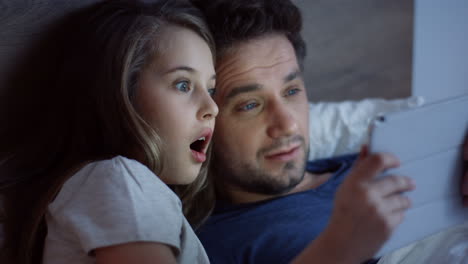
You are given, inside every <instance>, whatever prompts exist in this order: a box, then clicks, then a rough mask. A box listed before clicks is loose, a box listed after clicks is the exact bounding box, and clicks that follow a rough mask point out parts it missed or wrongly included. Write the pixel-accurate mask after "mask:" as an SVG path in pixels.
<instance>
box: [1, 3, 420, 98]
mask: <svg viewBox="0 0 468 264" xmlns="http://www.w3.org/2000/svg"><path fill="white" fill-rule="evenodd" d="M97 1H102V0H29V1H26V0H0V95H1V92H2V91H3V90H4V89H5V86H7V84H6V83H5V79H7V77H8V75H9V72H11V71H12V69H15V68H16V69H17V65H18V64H21V63H23V65H22V66H19V67H21V71H23V72H24V74H23V77H24V78H27V76H29V73H31V72H33V71H34V70H35V68H34V67H36V69H37V66H34V63H29V62H24V60H25V59H22V58H24V57H25V56H26V57H27V56H29V55H26V54H27V53H28V50H30V49H31V48H32V47H34V46H35V45H37V41H38V39H39V38H41V37H42V35H43V33H44V32H46V31H47V30H49V28H50V27H51V26H52V25H53V24H54V23H57V21H59V20H60V18H62V17H63V16H64V15H65V14H67V13H69V12H71V11H72V10H75V9H77V8H80V7H84V6H86V5H89V4H91V3H94V2H97ZM147 1H151V0H147ZM293 2H294V3H296V4H297V5H298V6H299V7H300V8H301V10H302V12H303V18H304V31H303V32H304V37H305V40H306V43H307V46H308V57H307V60H306V63H305V64H306V66H305V69H306V72H305V74H304V76H305V80H306V84H307V87H308V94H309V96H310V98H309V99H310V100H312V101H319V100H326V101H340V100H350V99H361V98H365V97H382V98H387V99H392V98H401V97H406V96H409V95H411V87H410V85H411V58H412V35H413V9H414V8H413V0H392V1H374V0H355V1H344V0H327V1H308V0H293ZM42 52H46V51H42ZM26 60H31V59H30V58H28V59H26ZM24 67H26V68H24Z"/></svg>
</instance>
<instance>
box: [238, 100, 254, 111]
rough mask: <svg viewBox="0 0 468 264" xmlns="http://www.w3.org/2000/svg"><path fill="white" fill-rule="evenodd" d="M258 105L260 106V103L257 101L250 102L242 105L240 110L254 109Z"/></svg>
mask: <svg viewBox="0 0 468 264" xmlns="http://www.w3.org/2000/svg"><path fill="white" fill-rule="evenodd" d="M257 106H258V104H257V103H255V102H252V103H248V104H246V105H244V106H242V107H241V108H240V111H250V110H252V109H254V108H255V107H257Z"/></svg>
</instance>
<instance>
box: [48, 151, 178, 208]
mask: <svg viewBox="0 0 468 264" xmlns="http://www.w3.org/2000/svg"><path fill="white" fill-rule="evenodd" d="M83 195H87V196H88V197H94V198H95V199H96V200H97V199H114V198H117V197H114V196H122V197H123V196H124V195H129V196H131V197H127V198H132V199H138V200H142V199H143V200H153V199H158V200H160V201H165V202H170V203H175V204H176V206H181V202H180V199H179V198H178V196H177V195H176V194H175V193H174V192H173V191H172V190H171V189H170V188H169V187H168V186H167V185H166V184H165V183H164V182H163V181H161V179H160V178H159V177H158V176H157V175H156V174H154V173H153V172H152V171H151V170H150V169H149V168H148V167H146V166H145V165H143V164H142V163H140V162H138V161H136V160H133V159H128V158H126V157H123V156H116V157H114V158H111V159H106V160H99V161H94V162H91V163H89V164H87V165H85V166H84V167H82V168H81V169H80V170H79V171H77V172H76V173H75V174H74V175H72V176H71V177H70V178H69V179H68V180H67V181H66V182H65V184H64V185H63V186H62V189H61V191H60V192H59V194H58V195H57V197H56V199H55V200H54V201H53V202H52V203H51V204H50V205H49V209H51V210H54V209H58V208H60V207H62V206H64V205H65V204H66V203H67V202H69V201H70V200H71V199H76V198H77V197H76V196H83Z"/></svg>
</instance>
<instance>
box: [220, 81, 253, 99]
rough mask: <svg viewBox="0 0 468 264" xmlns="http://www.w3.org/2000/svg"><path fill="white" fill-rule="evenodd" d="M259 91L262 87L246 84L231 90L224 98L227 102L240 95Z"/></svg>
mask: <svg viewBox="0 0 468 264" xmlns="http://www.w3.org/2000/svg"><path fill="white" fill-rule="evenodd" d="M260 89H262V86H261V85H259V84H247V85H243V86H239V87H236V88H234V89H232V90H231V91H230V92H229V94H228V95H227V96H226V100H229V99H231V98H233V97H235V96H238V95H239V94H242V93H249V92H253V91H258V90H260Z"/></svg>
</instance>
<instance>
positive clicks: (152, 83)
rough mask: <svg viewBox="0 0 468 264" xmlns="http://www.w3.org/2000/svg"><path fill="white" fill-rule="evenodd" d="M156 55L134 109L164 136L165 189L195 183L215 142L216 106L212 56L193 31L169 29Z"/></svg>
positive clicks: (143, 76) (146, 72)
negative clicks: (210, 144)
mask: <svg viewBox="0 0 468 264" xmlns="http://www.w3.org/2000/svg"><path fill="white" fill-rule="evenodd" d="M157 38H158V39H157V41H159V43H157V48H156V53H158V54H157V55H156V56H154V58H153V61H152V62H151V63H150V65H149V66H148V67H147V68H146V69H145V70H144V71H143V72H142V74H141V79H140V82H139V87H138V90H137V93H136V100H135V101H136V107H137V109H138V111H139V112H140V114H141V115H142V116H143V118H144V119H145V120H146V121H147V122H148V124H149V125H150V126H151V127H152V128H153V129H154V130H155V131H156V133H158V135H159V136H160V137H161V139H162V142H163V144H164V145H163V146H162V156H163V166H162V168H163V171H162V172H161V173H160V175H158V176H159V177H160V178H161V179H162V180H163V181H164V182H165V183H166V184H188V183H191V182H192V181H193V180H195V178H196V176H197V175H198V173H199V170H200V168H201V164H202V163H203V162H204V161H205V159H206V151H207V147H208V144H209V142H210V140H211V135H212V131H213V128H214V122H215V117H216V115H217V114H218V107H217V106H216V104H215V102H214V101H213V99H212V94H213V92H214V87H215V70H214V65H213V57H212V54H211V51H210V48H209V47H208V45H207V43H206V42H205V41H204V40H203V39H202V38H201V37H200V36H198V35H197V34H196V33H195V32H193V31H191V30H188V29H186V28H182V27H178V26H173V25H169V26H166V27H165V28H164V29H163V30H162V32H161V33H160V34H159V35H158V37H157Z"/></svg>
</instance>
